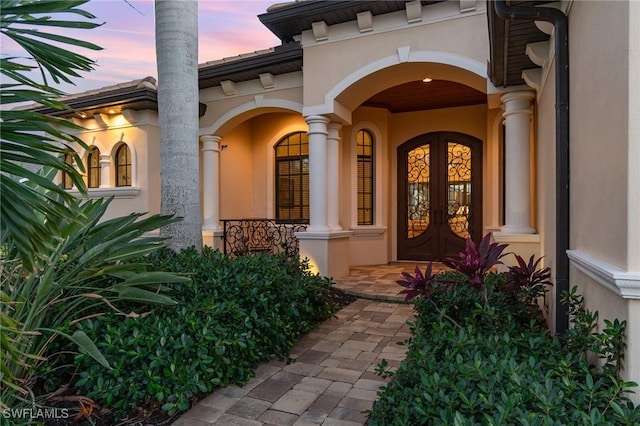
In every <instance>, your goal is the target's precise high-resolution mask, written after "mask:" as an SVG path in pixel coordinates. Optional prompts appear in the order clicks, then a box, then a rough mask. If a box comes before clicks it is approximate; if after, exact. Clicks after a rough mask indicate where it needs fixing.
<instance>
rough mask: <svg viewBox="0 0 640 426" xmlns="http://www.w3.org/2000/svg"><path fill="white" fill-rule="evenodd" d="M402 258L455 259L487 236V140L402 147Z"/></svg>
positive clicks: (428, 141) (451, 139) (453, 139)
mask: <svg viewBox="0 0 640 426" xmlns="http://www.w3.org/2000/svg"><path fill="white" fill-rule="evenodd" d="M397 158H398V167H397V170H398V179H397V182H398V206H397V209H398V221H397V225H398V239H397V244H398V259H399V260H441V259H443V258H445V257H449V256H456V255H457V253H459V252H460V251H462V250H463V249H464V245H465V240H466V239H467V238H469V237H471V238H473V239H474V240H477V239H478V238H479V237H480V236H481V233H482V141H480V140H479V139H477V138H475V137H473V136H469V135H465V134H462V133H455V132H433V133H426V134H423V135H420V136H417V137H415V138H413V139H410V140H409V141H407V142H405V143H403V144H402V145H400V146H399V147H398V156H397Z"/></svg>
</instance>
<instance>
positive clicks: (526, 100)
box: [500, 90, 536, 118]
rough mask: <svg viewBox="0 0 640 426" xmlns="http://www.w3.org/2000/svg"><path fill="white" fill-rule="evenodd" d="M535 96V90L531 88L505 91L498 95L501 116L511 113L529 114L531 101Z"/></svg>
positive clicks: (530, 112) (505, 116)
mask: <svg viewBox="0 0 640 426" xmlns="http://www.w3.org/2000/svg"><path fill="white" fill-rule="evenodd" d="M535 98H536V92H534V91H531V90H518V91H515V92H507V93H505V94H504V95H502V96H501V97H500V100H501V101H502V109H503V110H504V113H503V114H502V116H503V117H504V118H507V116H509V115H512V114H528V115H531V114H532V111H531V101H532V100H533V99H535Z"/></svg>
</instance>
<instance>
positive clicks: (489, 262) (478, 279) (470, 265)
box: [442, 233, 507, 290]
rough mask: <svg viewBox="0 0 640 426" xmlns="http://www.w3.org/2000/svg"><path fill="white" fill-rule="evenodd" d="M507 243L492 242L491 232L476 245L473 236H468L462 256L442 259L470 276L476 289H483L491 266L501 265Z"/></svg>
mask: <svg viewBox="0 0 640 426" xmlns="http://www.w3.org/2000/svg"><path fill="white" fill-rule="evenodd" d="M506 248H507V244H498V243H496V242H491V233H488V234H487V235H485V236H484V237H483V238H482V240H480V243H479V244H478V245H477V246H476V243H474V242H473V240H472V239H471V238H467V242H466V246H465V250H464V251H463V252H461V253H460V258H459V259H455V258H451V257H449V258H447V259H445V260H443V261H442V263H443V264H445V265H446V266H448V267H450V268H452V269H455V270H456V271H458V272H460V273H462V274H464V275H466V276H467V278H469V283H470V284H471V285H472V286H474V287H475V288H476V289H478V290H481V289H482V287H483V284H484V277H485V276H486V275H487V274H488V273H489V271H490V270H491V268H493V267H495V266H496V265H501V264H502V261H501V260H500V259H501V258H502V257H504V256H506V255H507V253H503V252H504V250H505V249H506Z"/></svg>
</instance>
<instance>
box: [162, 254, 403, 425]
mask: <svg viewBox="0 0 640 426" xmlns="http://www.w3.org/2000/svg"><path fill="white" fill-rule="evenodd" d="M409 266H411V265H409ZM405 267H406V266H405ZM411 267H412V268H413V266H411ZM397 269H398V266H397V265H396V266H395V267H394V268H391V267H388V268H386V269H384V270H383V271H382V272H376V271H375V270H374V269H372V268H369V269H367V268H359V269H358V270H357V271H356V272H357V276H356V277H355V278H353V277H352V278H350V279H346V280H345V281H344V282H346V283H347V284H346V288H348V289H349V291H350V292H351V293H356V294H357V293H358V285H357V278H358V277H360V279H361V280H360V281H361V282H360V287H361V288H360V290H361V291H360V292H361V294H365V295H366V297H367V299H362V298H360V299H356V301H354V302H353V303H352V304H351V305H349V306H347V307H345V308H344V309H342V310H341V311H340V312H338V313H337V314H336V318H332V319H330V320H327V321H325V322H324V323H322V324H320V325H319V326H318V327H316V329H314V330H313V331H311V332H310V333H308V334H307V335H306V336H303V337H302V338H301V339H300V340H299V341H298V343H297V344H296V345H295V346H294V348H293V349H292V351H291V357H292V358H293V359H294V360H295V361H294V362H293V363H291V364H289V365H287V364H286V363H285V362H283V361H272V362H269V363H266V364H262V365H260V366H259V367H258V368H257V369H256V376H255V377H254V378H253V379H251V380H250V381H249V382H248V383H247V384H246V385H245V386H244V387H238V386H234V385H231V386H229V387H227V388H224V389H219V390H218V391H216V392H214V393H213V394H211V395H209V396H207V397H206V398H204V399H202V400H201V401H199V402H198V403H197V404H196V405H195V406H194V407H193V408H191V409H190V410H189V411H187V412H186V413H184V414H183V415H182V416H181V417H180V418H179V419H178V420H176V421H175V422H174V423H173V425H174V426H182V425H195V426H198V425H224V426H226V425H255V426H259V425H267V426H268V425H279V426H284V425H294V426H311V425H324V426H332V425H333V426H354V425H363V424H365V423H366V421H367V414H366V413H365V411H366V410H369V409H370V408H371V406H372V404H373V401H374V400H375V399H376V393H377V391H378V389H379V388H380V386H383V385H385V384H386V382H385V381H384V380H383V379H381V378H380V377H379V376H377V375H376V374H375V366H376V365H377V364H378V363H379V362H380V361H381V360H382V359H386V360H387V361H388V364H389V366H390V367H392V368H397V366H398V365H399V364H400V361H401V360H403V359H404V356H405V348H406V346H400V345H398V344H397V343H398V342H401V341H403V340H406V339H407V338H408V337H409V336H410V334H409V328H408V327H407V325H406V323H407V321H412V320H413V309H412V306H411V305H407V304H402V303H397V298H395V297H389V296H390V295H394V294H395V293H397V292H398V291H399V290H400V287H398V286H397V285H395V282H394V280H395V279H397V277H398V276H399V272H398V271H397ZM369 276H371V277H373V279H372V280H368V279H364V278H367V277H369ZM376 280H378V281H376ZM372 282H373V283H374V284H371V283H372ZM338 286H339V287H340V286H341V285H340V282H338ZM389 286H392V287H391V288H389ZM341 288H344V287H341ZM385 299H386V300H385Z"/></svg>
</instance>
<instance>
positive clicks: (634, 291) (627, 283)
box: [567, 250, 640, 299]
mask: <svg viewBox="0 0 640 426" xmlns="http://www.w3.org/2000/svg"><path fill="white" fill-rule="evenodd" d="M567 256H569V260H571V263H572V264H573V266H575V267H576V268H577V269H579V270H580V271H581V272H583V273H584V274H586V275H587V276H588V277H590V278H591V279H593V280H594V281H596V282H597V283H599V284H601V285H603V286H604V287H606V288H608V289H609V290H611V291H613V292H614V293H616V294H618V295H620V296H621V297H623V298H625V299H640V272H634V271H624V270H622V269H620V268H618V267H616V266H613V265H611V264H609V263H607V262H603V261H601V260H598V259H596V258H595V257H592V256H590V255H588V254H586V253H584V252H583V251H580V250H568V251H567Z"/></svg>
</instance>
